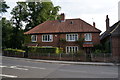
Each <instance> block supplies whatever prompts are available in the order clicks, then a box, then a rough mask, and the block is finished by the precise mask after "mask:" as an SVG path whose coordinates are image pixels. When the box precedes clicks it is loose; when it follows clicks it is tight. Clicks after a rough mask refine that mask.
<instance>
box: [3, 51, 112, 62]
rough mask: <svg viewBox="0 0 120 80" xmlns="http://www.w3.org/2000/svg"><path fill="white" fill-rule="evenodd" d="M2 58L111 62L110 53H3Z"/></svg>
mask: <svg viewBox="0 0 120 80" xmlns="http://www.w3.org/2000/svg"><path fill="white" fill-rule="evenodd" d="M3 56H10V57H26V58H31V59H48V60H65V61H93V62H113V61H114V60H113V58H112V54H111V53H99V54H93V53H91V54H86V53H82V54H79V53H74V54H73V53H69V54H66V53H60V54H55V53H24V52H9V51H3Z"/></svg>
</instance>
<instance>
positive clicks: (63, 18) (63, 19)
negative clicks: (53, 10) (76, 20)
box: [60, 13, 65, 22]
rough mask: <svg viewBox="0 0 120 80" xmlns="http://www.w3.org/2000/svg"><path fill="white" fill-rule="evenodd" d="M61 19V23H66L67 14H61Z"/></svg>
mask: <svg viewBox="0 0 120 80" xmlns="http://www.w3.org/2000/svg"><path fill="white" fill-rule="evenodd" d="M60 18H61V22H64V21H65V14H64V13H61V16H60Z"/></svg>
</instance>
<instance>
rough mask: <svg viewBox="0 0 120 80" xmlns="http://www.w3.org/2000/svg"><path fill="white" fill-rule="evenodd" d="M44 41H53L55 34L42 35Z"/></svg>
mask: <svg viewBox="0 0 120 80" xmlns="http://www.w3.org/2000/svg"><path fill="white" fill-rule="evenodd" d="M44 36H47V40H44V38H45V37H44ZM48 38H50V39H51V40H50V39H48ZM42 42H53V35H52V34H43V35H42Z"/></svg>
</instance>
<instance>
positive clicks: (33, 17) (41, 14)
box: [12, 2, 60, 31]
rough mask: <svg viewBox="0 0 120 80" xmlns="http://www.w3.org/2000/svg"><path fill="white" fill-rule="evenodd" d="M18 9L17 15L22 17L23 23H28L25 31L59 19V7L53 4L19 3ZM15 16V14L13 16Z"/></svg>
mask: <svg viewBox="0 0 120 80" xmlns="http://www.w3.org/2000/svg"><path fill="white" fill-rule="evenodd" d="M17 4H18V5H17V6H16V9H17V8H19V9H20V11H19V12H18V11H17V10H16V9H15V10H14V12H15V11H16V12H17V15H19V16H20V18H21V21H23V22H24V23H26V25H25V31H27V30H29V29H31V28H33V27H35V26H37V25H38V24H40V23H43V22H44V21H46V20H56V19H57V18H58V16H59V15H58V11H59V10H60V7H59V6H55V7H54V5H53V4H52V2H17ZM12 14H13V12H12ZM13 15H15V14H13Z"/></svg>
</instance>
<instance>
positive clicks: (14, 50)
mask: <svg viewBox="0 0 120 80" xmlns="http://www.w3.org/2000/svg"><path fill="white" fill-rule="evenodd" d="M4 51H9V52H11V53H12V52H25V51H24V50H21V49H12V48H7V49H4Z"/></svg>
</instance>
